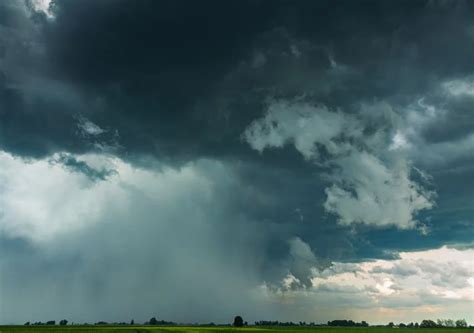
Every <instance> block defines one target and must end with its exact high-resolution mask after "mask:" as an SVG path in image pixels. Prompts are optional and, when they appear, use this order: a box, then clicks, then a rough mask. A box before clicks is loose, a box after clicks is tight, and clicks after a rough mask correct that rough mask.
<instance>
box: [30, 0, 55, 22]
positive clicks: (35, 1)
mask: <svg viewBox="0 0 474 333" xmlns="http://www.w3.org/2000/svg"><path fill="white" fill-rule="evenodd" d="M30 1H31V5H32V7H33V10H34V11H36V12H40V13H43V14H45V15H46V17H47V18H48V19H54V17H55V16H54V12H53V11H52V9H51V2H52V0H30Z"/></svg>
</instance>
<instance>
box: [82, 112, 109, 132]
mask: <svg viewBox="0 0 474 333" xmlns="http://www.w3.org/2000/svg"><path fill="white" fill-rule="evenodd" d="M77 127H78V128H79V129H80V131H81V134H82V135H90V136H98V135H101V134H103V133H105V132H106V130H104V129H102V128H101V127H100V126H98V125H96V124H94V123H93V122H92V121H90V120H89V119H87V118H85V117H82V116H80V117H78V124H77Z"/></svg>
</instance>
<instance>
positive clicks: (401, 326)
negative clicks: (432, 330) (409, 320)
mask: <svg viewBox="0 0 474 333" xmlns="http://www.w3.org/2000/svg"><path fill="white" fill-rule="evenodd" d="M398 327H400V328H404V327H407V325H405V324H404V323H400V324H398Z"/></svg>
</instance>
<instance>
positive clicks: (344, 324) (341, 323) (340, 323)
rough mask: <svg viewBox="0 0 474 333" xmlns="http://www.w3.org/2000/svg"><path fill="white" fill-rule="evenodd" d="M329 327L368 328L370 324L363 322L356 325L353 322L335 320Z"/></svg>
mask: <svg viewBox="0 0 474 333" xmlns="http://www.w3.org/2000/svg"><path fill="white" fill-rule="evenodd" d="M328 326H341V327H368V326H369V324H367V323H366V322H365V321H362V322H360V323H356V322H355V321H353V320H333V321H328Z"/></svg>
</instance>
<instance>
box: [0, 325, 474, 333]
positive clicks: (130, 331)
mask: <svg viewBox="0 0 474 333" xmlns="http://www.w3.org/2000/svg"><path fill="white" fill-rule="evenodd" d="M239 331H240V332H242V333H270V332H271V331H273V332H277V331H278V332H281V333H342V332H348V333H401V332H400V331H402V332H403V333H415V332H424V333H443V332H450V333H468V332H469V333H474V330H473V329H469V328H466V329H449V328H446V329H443V328H439V329H438V328H436V329H416V328H415V329H408V328H403V329H397V328H385V327H368V328H350V327H348V328H343V327H340V328H336V327H314V328H309V327H244V328H233V327H198V326H191V327H190V326H172V327H164V326H140V325H135V326H126V325H124V326H79V325H77V326H0V333H9V332H12V333H26V332H41V333H49V332H52V333H59V332H70V333H93V332H98V333H99V332H100V333H112V332H120V333H139V332H141V333H146V332H163V333H185V332H190V333H227V332H228V333H235V332H239Z"/></svg>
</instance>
